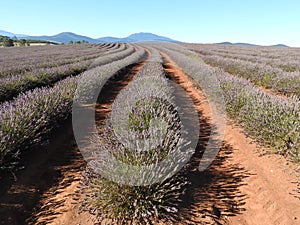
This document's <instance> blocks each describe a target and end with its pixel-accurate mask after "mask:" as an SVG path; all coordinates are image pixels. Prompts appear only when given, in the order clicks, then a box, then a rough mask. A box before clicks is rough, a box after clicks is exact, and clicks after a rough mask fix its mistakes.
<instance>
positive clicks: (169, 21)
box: [0, 0, 300, 47]
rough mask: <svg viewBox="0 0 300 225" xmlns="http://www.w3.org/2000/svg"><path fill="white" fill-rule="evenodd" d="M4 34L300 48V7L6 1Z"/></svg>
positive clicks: (166, 0)
mask: <svg viewBox="0 0 300 225" xmlns="http://www.w3.org/2000/svg"><path fill="white" fill-rule="evenodd" d="M0 30H6V31H10V32H13V33H24V34H29V35H42V34H45V35H53V34H57V33H60V32H63V31H71V32H74V33H77V34H81V35H86V36H90V37H94V38H98V37H103V36H117V37H125V36H128V35H130V34H132V33H136V32H152V33H155V34H158V35H163V36H168V37H170V38H173V39H177V40H180V41H186V42H198V43H215V42H221V41H231V42H250V43H255V44H262V45H272V44H277V43H284V44H287V45H290V46H297V47H300V1H299V0H282V1H279V0H273V1H270V0H247V1H246V0H244V1H243V0H227V1H226V0H185V1H184V0H182V1H180V0H148V1H142V0H140V1H136V0H132V1H130V0H128V1H124V0H123V1H122V0H119V1H117V0H106V1H102V0H83V1H79V0H72V1H71V0H52V1H48V0H44V1H43V0H39V1H37V0H28V1H24V0H14V1H3V2H1V9H0Z"/></svg>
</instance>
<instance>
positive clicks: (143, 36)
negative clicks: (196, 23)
mask: <svg viewBox="0 0 300 225" xmlns="http://www.w3.org/2000/svg"><path fill="white" fill-rule="evenodd" d="M126 39H127V40H128V41H130V40H131V41H133V42H145V41H157V42H179V41H176V40H173V39H171V38H168V37H163V36H158V35H156V34H152V33H143V32H141V33H135V34H131V35H129V36H128V37H127V38H126Z"/></svg>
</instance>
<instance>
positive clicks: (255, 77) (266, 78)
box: [201, 55, 300, 96]
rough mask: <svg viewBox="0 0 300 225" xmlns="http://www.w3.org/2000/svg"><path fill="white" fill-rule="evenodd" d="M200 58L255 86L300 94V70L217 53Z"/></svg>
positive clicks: (290, 93) (289, 93)
mask: <svg viewBox="0 0 300 225" xmlns="http://www.w3.org/2000/svg"><path fill="white" fill-rule="evenodd" d="M201 58H202V59H203V60H204V61H205V62H206V63H207V64H209V65H212V66H215V67H220V68H222V69H224V70H225V71H226V72H228V73H231V74H233V75H237V76H239V77H242V78H245V79H248V80H249V81H251V82H252V83H253V84H255V85H257V86H263V87H265V88H267V89H272V90H274V91H275V92H279V93H284V94H288V95H292V94H295V95H298V96H300V86H299V83H300V71H297V72H286V71H284V70H283V69H280V68H276V67H274V66H271V65H268V64H263V63H253V62H250V61H244V60H239V59H231V58H224V57H222V56H217V55H212V56H208V55H201Z"/></svg>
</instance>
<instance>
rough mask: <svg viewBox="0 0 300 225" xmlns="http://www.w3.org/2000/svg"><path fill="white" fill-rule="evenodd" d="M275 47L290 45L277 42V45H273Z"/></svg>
mask: <svg viewBox="0 0 300 225" xmlns="http://www.w3.org/2000/svg"><path fill="white" fill-rule="evenodd" d="M272 46H273V47H289V46H287V45H284V44H277V45H272Z"/></svg>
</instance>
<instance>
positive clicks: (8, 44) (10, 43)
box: [3, 37, 14, 47]
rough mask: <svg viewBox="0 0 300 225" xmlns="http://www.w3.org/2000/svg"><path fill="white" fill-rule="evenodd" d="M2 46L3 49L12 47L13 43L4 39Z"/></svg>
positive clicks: (6, 38) (8, 39)
mask: <svg viewBox="0 0 300 225" xmlns="http://www.w3.org/2000/svg"><path fill="white" fill-rule="evenodd" d="M3 46H4V47H11V46H14V41H13V40H12V39H10V38H8V37H5V38H3Z"/></svg>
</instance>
